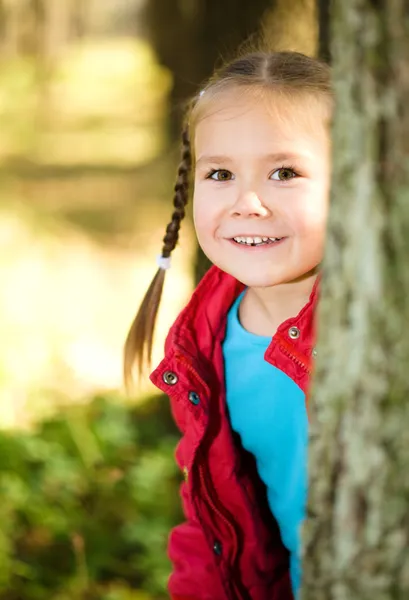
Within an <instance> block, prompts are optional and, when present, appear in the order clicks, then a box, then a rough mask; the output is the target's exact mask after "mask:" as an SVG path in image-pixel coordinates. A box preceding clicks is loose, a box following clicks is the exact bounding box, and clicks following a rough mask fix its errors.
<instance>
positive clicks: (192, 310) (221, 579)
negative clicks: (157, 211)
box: [125, 52, 332, 600]
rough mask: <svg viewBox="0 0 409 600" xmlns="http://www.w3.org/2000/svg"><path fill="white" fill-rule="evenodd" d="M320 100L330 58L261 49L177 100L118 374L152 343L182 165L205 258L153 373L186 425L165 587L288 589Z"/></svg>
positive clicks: (262, 592)
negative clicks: (186, 99)
mask: <svg viewBox="0 0 409 600" xmlns="http://www.w3.org/2000/svg"><path fill="white" fill-rule="evenodd" d="M331 110H332V92H331V86H330V75H329V70H328V67H327V66H326V65H324V64H321V63H320V62H318V61H316V60H314V59H312V58H308V57H306V56H304V55H302V54H298V53H292V52H283V53H262V52H256V53H251V54H248V55H245V56H243V57H241V58H239V59H237V60H235V61H233V62H232V63H230V64H228V65H226V66H224V67H223V68H222V69H221V70H219V71H218V72H217V73H216V74H215V76H214V77H213V78H212V79H211V80H210V82H209V83H208V85H207V86H206V87H205V89H204V90H203V91H202V92H200V94H199V95H198V96H197V97H196V98H194V100H193V102H192V105H191V107H190V110H189V112H188V115H187V119H186V127H185V130H184V131H183V135H182V141H183V153H182V162H181V164H180V167H179V171H178V177H177V182H176V185H175V196H174V201H173V203H174V212H173V215H172V220H171V222H170V223H169V225H168V227H167V230H166V235H165V238H164V245H163V248H162V255H161V257H160V258H159V270H158V272H157V274H156V276H155V278H154V280H153V282H152V284H151V287H150V288H149V290H148V292H147V295H146V297H145V300H144V302H143V304H142V306H141V309H140V311H139V313H138V315H137V317H136V319H135V321H134V323H133V325H132V327H131V330H130V333H129V335H128V339H127V342H126V346H125V376H126V380H127V381H129V380H130V377H131V370H132V367H133V364H134V362H135V361H136V362H137V364H138V365H139V368H140V369H142V368H143V364H144V361H145V358H148V357H150V352H151V347H152V336H153V330H154V324H155V318H156V313H157V309H158V306H159V301H160V296H161V292H162V286H163V280H164V276H165V271H166V269H168V268H169V266H170V255H171V252H172V250H173V249H174V247H175V245H176V242H177V239H178V232H179V228H180V223H181V221H182V219H183V217H184V215H185V205H186V202H187V199H188V180H189V177H190V175H191V172H192V175H193V177H192V178H193V183H194V191H193V206H194V209H193V210H194V223H195V229H196V232H197V237H198V240H199V243H200V245H201V247H202V249H203V251H204V252H205V254H206V255H207V256H208V257H209V259H210V260H211V261H212V263H214V266H213V267H212V268H211V269H210V271H209V272H208V273H207V274H206V275H205V277H204V278H203V280H202V281H201V283H200V284H199V286H198V287H197V289H196V291H195V292H194V294H193V296H192V298H191V300H190V302H189V304H188V306H187V307H186V308H185V309H184V310H183V312H182V313H181V314H180V316H179V317H178V319H177V320H176V322H175V324H174V325H173V327H172V328H171V330H170V332H169V335H168V337H167V341H166V346H165V354H166V355H165V358H164V360H163V361H162V362H161V364H160V365H159V366H158V367H157V369H156V370H155V371H154V372H153V373H152V375H151V379H152V381H153V383H154V384H155V385H156V386H157V387H159V388H160V389H161V390H163V391H164V392H166V393H167V394H168V395H169V396H170V399H171V405H172V411H173V415H174V418H175V420H176V423H177V425H178V426H179V428H180V430H181V432H182V435H183V437H182V439H181V441H180V443H179V444H178V447H177V450H176V459H177V462H178V465H179V466H180V469H181V471H182V472H183V474H184V478H185V481H184V483H183V484H182V490H181V495H182V499H183V506H184V511H185V516H186V522H185V523H183V524H182V525H179V526H178V527H176V529H175V530H174V531H173V532H172V533H171V536H170V540H169V555H170V558H171V560H172V561H173V564H174V571H173V574H172V576H171V578H170V581H169V590H170V594H171V597H172V598H173V599H174V600H177V599H179V600H180V599H182V598H184V599H192V600H193V599H194V600H227V599H229V600H233V599H234V600H236V599H241V600H244V599H246V600H250V599H251V600H290V599H291V598H292V597H293V594H294V595H296V593H297V590H298V588H299V585H300V539H299V530H300V525H301V523H302V520H303V517H304V514H305V506H306V495H307V474H306V471H307V469H306V463H307V425H308V418H307V411H306V403H305V394H306V391H307V389H308V382H309V377H310V374H311V370H312V362H313V358H314V355H315V351H314V349H313V343H314V342H313V340H314V323H313V321H314V311H315V306H316V303H317V295H318V290H317V286H318V283H317V277H318V269H319V264H320V262H321V259H322V255H323V247H324V235H325V224H326V217H327V206H328V197H329V181H330V139H329V123H330V118H331Z"/></svg>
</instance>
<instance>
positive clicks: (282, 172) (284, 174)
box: [271, 167, 296, 181]
mask: <svg viewBox="0 0 409 600" xmlns="http://www.w3.org/2000/svg"><path fill="white" fill-rule="evenodd" d="M294 177H296V173H295V171H293V170H292V169H289V168H288V167H283V168H282V169H277V170H276V171H274V173H273V174H272V175H271V179H274V181H289V180H290V179H294Z"/></svg>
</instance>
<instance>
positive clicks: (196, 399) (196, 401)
mask: <svg viewBox="0 0 409 600" xmlns="http://www.w3.org/2000/svg"><path fill="white" fill-rule="evenodd" d="M189 402H191V403H192V404H194V405H195V406H197V405H198V404H200V397H199V394H196V392H189Z"/></svg>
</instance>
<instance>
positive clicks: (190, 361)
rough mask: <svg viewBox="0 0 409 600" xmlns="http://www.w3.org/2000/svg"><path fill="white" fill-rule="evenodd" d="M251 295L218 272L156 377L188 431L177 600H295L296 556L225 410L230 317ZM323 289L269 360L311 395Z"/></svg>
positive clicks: (174, 582)
mask: <svg viewBox="0 0 409 600" xmlns="http://www.w3.org/2000/svg"><path fill="white" fill-rule="evenodd" d="M243 289H244V286H243V285H242V284H240V283H239V282H238V281H237V280H235V279H234V278H233V277H231V276H230V275H227V274H226V273H223V272H222V271H220V270H219V269H218V268H217V267H212V268H211V269H210V271H209V272H208V273H207V274H206V275H205V277H204V278H203V280H202V281H201V283H200V284H199V286H198V287H197V289H196V291H195V292H194V294H193V296H192V298H191V300H190V302H189V304H188V306H187V307H186V308H185V309H184V310H183V311H182V313H181V314H180V315H179V317H178V319H177V320H176V322H175V324H174V325H173V326H172V328H171V330H170V332H169V335H168V337H167V340H166V344H165V358H164V359H163V361H162V362H161V363H160V365H159V366H158V367H157V368H156V369H155V371H154V372H153V373H152V375H151V379H152V381H153V383H154V384H155V385H156V386H157V387H158V388H160V389H161V390H162V391H163V392H165V393H166V394H168V396H169V397H170V401H171V408H172V413H173V416H174V419H175V421H176V423H177V425H178V427H179V429H180V431H181V433H182V438H181V440H180V442H179V444H178V446H177V449H176V460H177V463H178V465H179V467H180V469H181V471H182V473H183V474H184V478H185V482H184V483H182V487H181V496H182V500H183V508H184V513H185V517H186V521H185V522H184V523H183V524H181V525H179V526H177V527H176V528H175V529H174V530H173V531H172V532H171V535H170V538H169V556H170V558H171V560H172V562H173V565H174V570H173V573H172V575H171V577H170V580H169V592H170V594H171V597H172V598H173V599H174V600H182V599H189V600H292V598H293V596H292V592H291V584H290V579H289V556H288V552H287V550H286V548H285V547H284V546H283V544H282V542H281V538H280V534H279V530H278V527H277V524H276V522H275V520H274V518H273V517H272V515H271V512H270V510H269V507H268V502H267V498H266V493H265V487H264V485H263V484H262V482H261V480H260V478H259V477H258V474H257V469H256V465H255V461H254V458H253V457H252V455H250V454H249V453H247V452H246V451H245V450H244V449H243V448H242V447H241V445H240V442H239V438H238V436H236V434H234V433H233V432H232V429H231V426H230V423H229V418H228V415H227V411H226V401H225V390H224V368H223V354H222V342H223V338H224V335H225V327H226V316H227V313H228V310H229V308H230V307H231V305H232V303H233V301H234V300H235V298H236V297H237V296H238V294H239V293H240V292H241V291H242V290H243ZM317 297H318V291H317V284H316V285H315V286H314V289H313V291H312V293H311V296H310V300H309V302H308V303H307V304H306V306H305V307H304V308H303V309H302V310H301V312H300V313H299V314H298V316H297V317H295V318H292V319H289V320H287V321H285V322H284V323H283V324H282V325H281V326H280V327H279V328H278V330H277V333H276V334H275V335H274V337H273V338H272V342H271V344H270V346H269V348H268V349H267V351H266V354H265V359H266V360H267V361H268V362H270V363H271V364H273V365H274V366H276V367H277V368H279V369H281V370H282V371H284V372H285V373H286V374H287V375H289V376H290V377H291V378H292V379H293V380H294V381H295V382H296V383H297V384H298V385H299V386H300V387H301V389H302V390H303V391H304V392H307V386H308V382H309V378H310V374H311V370H312V363H313V341H314V313H315V310H314V309H315V305H316V302H317ZM238 376H239V375H238Z"/></svg>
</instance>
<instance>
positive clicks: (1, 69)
mask: <svg viewBox="0 0 409 600" xmlns="http://www.w3.org/2000/svg"><path fill="white" fill-rule="evenodd" d="M324 4H325V3H324ZM317 13H318V10H317V8H316V6H315V2H314V1H313V0H286V1H285V2H284V1H283V0H251V1H250V0H249V1H248V2H243V0H0V48H1V55H0V245H1V252H0V261H1V278H2V281H1V291H0V357H1V360H0V499H1V500H0V599H1V600H40V599H41V600H43V599H52V600H71V599H84V600H85V599H89V600H93V599H103V600H153V599H158V600H160V599H162V598H166V582H167V578H168V574H169V569H170V565H169V563H168V560H167V557H166V542H167V535H168V531H169V529H170V528H171V527H172V526H173V525H174V524H176V523H177V522H178V521H180V519H181V514H180V507H179V495H178V486H179V481H180V475H179V474H178V473H177V471H176V468H175V466H174V460H173V452H174V447H175V444H176V442H177V432H176V431H175V428H174V426H173V424H172V421H171V418H170V415H169V407H168V401H167V399H166V398H164V397H162V396H160V395H158V394H157V393H156V391H155V390H154V389H153V387H152V386H151V384H150V383H149V382H148V381H147V380H146V381H143V382H141V385H140V387H139V391H138V392H137V393H136V394H135V396H134V397H132V398H129V397H126V396H125V393H124V391H123V389H122V379H121V378H122V346H123V342H124V339H125V336H126V334H127V330H128V327H129V325H130V323H131V321H132V319H133V317H134V314H135V312H136V310H137V308H138V304H139V302H140V300H141V298H142V296H143V294H144V292H145V290H146V287H147V285H148V284H149V282H150V280H151V278H152V276H153V275H154V273H155V271H156V263H155V258H156V255H157V254H158V252H159V251H160V248H161V238H162V237H163V234H164V228H165V226H166V224H167V221H168V218H169V217H170V214H171V202H172V188H173V179H174V175H175V170H176V166H177V164H178V160H179V156H178V151H179V132H180V122H181V117H182V114H183V106H184V103H185V101H186V100H187V99H188V98H189V96H190V95H191V94H192V93H195V92H196V91H197V90H198V88H199V87H200V85H201V84H202V82H203V81H204V80H205V79H206V78H207V77H208V76H209V75H210V74H211V72H212V70H213V68H214V66H215V65H217V64H219V61H220V59H224V58H229V57H231V56H232V54H234V51H235V50H236V49H237V48H238V46H239V45H240V44H242V43H243V42H244V41H245V40H247V39H248V38H249V36H251V35H256V36H258V35H260V34H261V33H263V35H264V37H265V38H267V40H268V41H269V43H270V44H271V47H272V48H274V49H291V50H300V51H303V52H306V53H308V54H314V53H316V52H317V51H318V48H319V45H320V43H322V39H318V38H319V36H318V21H319V18H318V16H317ZM324 42H325V40H324ZM173 264H174V268H172V270H171V271H170V273H169V276H168V277H167V283H166V287H165V294H164V301H163V307H162V310H161V312H160V317H159V326H158V329H157V337H156V343H155V348H154V363H157V362H158V361H159V360H160V359H161V357H162V348H163V341H164V337H165V335H166V332H167V329H168V327H169V325H170V324H171V322H172V321H173V319H174V318H175V317H176V315H177V313H178V311H179V310H180V308H181V307H182V306H183V305H184V303H185V302H186V300H187V299H188V297H189V294H190V293H191V290H192V289H193V286H194V284H195V282H196V281H197V280H198V279H199V278H200V276H201V275H202V273H203V271H204V270H205V269H206V262H205V261H204V260H203V257H202V256H201V255H200V253H199V252H198V250H197V246H196V242H195V237H194V232H193V229H192V224H191V220H190V218H188V219H187V220H186V222H184V224H183V227H182V235H181V240H180V244H179V246H178V248H177V250H176V251H175V252H174V261H173Z"/></svg>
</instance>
